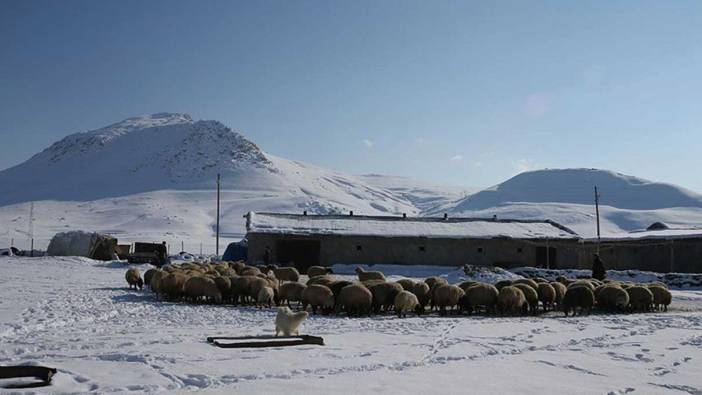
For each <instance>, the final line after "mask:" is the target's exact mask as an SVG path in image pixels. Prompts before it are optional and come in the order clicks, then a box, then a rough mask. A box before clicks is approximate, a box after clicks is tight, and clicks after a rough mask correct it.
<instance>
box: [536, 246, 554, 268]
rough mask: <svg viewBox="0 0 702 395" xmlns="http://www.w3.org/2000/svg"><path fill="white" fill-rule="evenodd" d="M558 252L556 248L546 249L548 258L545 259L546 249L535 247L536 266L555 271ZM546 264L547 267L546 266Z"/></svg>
mask: <svg viewBox="0 0 702 395" xmlns="http://www.w3.org/2000/svg"><path fill="white" fill-rule="evenodd" d="M557 257H558V251H557V250H556V247H548V258H547V257H546V247H536V266H537V267H545V268H547V269H557V268H558V262H557V260H556V258H557ZM547 264H548V266H546V265H547Z"/></svg>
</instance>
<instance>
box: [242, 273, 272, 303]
mask: <svg viewBox="0 0 702 395" xmlns="http://www.w3.org/2000/svg"><path fill="white" fill-rule="evenodd" d="M263 287H272V284H271V282H270V281H268V279H266V278H262V277H258V276H254V277H253V278H252V279H251V281H250V282H249V289H248V290H246V295H248V296H249V297H250V298H251V299H253V300H254V301H255V300H256V299H257V298H258V293H259V292H260V291H261V288H263Z"/></svg>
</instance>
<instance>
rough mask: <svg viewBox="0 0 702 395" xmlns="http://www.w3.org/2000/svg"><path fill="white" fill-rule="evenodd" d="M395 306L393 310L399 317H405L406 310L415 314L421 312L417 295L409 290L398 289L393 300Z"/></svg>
mask: <svg viewBox="0 0 702 395" xmlns="http://www.w3.org/2000/svg"><path fill="white" fill-rule="evenodd" d="M393 305H394V306H395V312H397V316H398V317H399V318H402V317H407V312H408V311H414V312H415V313H416V314H417V315H419V314H420V312H421V307H420V306H419V300H417V297H416V296H415V295H414V294H413V293H412V292H409V291H404V290H403V291H400V292H398V293H397V295H395V300H394V301H393Z"/></svg>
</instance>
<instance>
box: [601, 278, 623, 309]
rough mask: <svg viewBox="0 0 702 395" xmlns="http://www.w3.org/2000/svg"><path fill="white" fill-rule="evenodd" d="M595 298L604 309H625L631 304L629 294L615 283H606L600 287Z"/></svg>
mask: <svg viewBox="0 0 702 395" xmlns="http://www.w3.org/2000/svg"><path fill="white" fill-rule="evenodd" d="M598 288H599V287H598ZM595 298H596V299H597V306H598V307H599V308H601V309H603V310H608V311H624V310H625V309H626V308H627V306H629V294H628V293H627V292H626V291H625V290H624V289H623V288H622V287H620V286H618V285H615V284H606V285H604V286H603V287H602V288H599V292H597V295H596V296H595Z"/></svg>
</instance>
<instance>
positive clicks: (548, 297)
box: [536, 283, 556, 311]
mask: <svg viewBox="0 0 702 395" xmlns="http://www.w3.org/2000/svg"><path fill="white" fill-rule="evenodd" d="M538 284H539V288H537V290H536V292H537V293H538V294H539V301H540V302H541V305H542V306H543V308H544V311H546V310H548V309H549V308H551V307H553V304H554V303H556V290H555V289H554V288H553V286H551V284H549V283H538Z"/></svg>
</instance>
